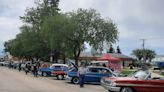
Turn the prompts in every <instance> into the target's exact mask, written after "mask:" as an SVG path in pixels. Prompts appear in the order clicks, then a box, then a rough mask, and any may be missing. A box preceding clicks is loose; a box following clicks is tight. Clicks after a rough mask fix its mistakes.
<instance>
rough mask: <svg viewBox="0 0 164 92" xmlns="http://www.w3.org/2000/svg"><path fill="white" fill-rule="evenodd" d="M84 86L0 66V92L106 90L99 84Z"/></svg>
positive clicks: (96, 91)
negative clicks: (34, 75)
mask: <svg viewBox="0 0 164 92" xmlns="http://www.w3.org/2000/svg"><path fill="white" fill-rule="evenodd" d="M84 86H85V87H84V88H80V87H79V85H74V84H71V83H70V82H68V81H66V80H56V79H55V78H54V77H37V78H36V77H33V75H31V74H30V73H29V74H28V75H25V73H24V71H21V72H19V71H18V70H15V69H9V68H7V67H2V66H0V92H107V91H106V90H105V89H103V88H102V87H101V86H100V85H94V84H85V85H84Z"/></svg>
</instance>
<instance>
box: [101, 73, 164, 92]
mask: <svg viewBox="0 0 164 92" xmlns="http://www.w3.org/2000/svg"><path fill="white" fill-rule="evenodd" d="M101 85H102V86H103V87H104V88H105V89H106V90H108V91H109V92H164V78H162V77H151V73H150V71H149V70H139V71H136V72H134V73H133V74H130V75H129V76H127V77H104V78H102V80H101Z"/></svg>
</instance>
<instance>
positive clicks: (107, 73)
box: [99, 68, 113, 81]
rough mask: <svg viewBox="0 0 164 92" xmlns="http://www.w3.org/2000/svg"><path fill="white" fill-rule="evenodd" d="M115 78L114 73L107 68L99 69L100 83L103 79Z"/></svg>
mask: <svg viewBox="0 0 164 92" xmlns="http://www.w3.org/2000/svg"><path fill="white" fill-rule="evenodd" d="M111 76H113V74H112V72H111V71H110V70H109V69H107V68H100V69H99V81H100V80H101V78H102V77H111Z"/></svg>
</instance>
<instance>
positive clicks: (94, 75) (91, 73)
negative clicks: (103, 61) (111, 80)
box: [67, 66, 115, 84]
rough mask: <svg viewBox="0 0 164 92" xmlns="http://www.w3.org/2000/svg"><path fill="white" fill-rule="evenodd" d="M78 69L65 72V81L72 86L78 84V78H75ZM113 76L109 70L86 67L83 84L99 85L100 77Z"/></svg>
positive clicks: (98, 67)
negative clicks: (68, 80) (69, 82)
mask: <svg viewBox="0 0 164 92" xmlns="http://www.w3.org/2000/svg"><path fill="white" fill-rule="evenodd" d="M77 72H78V68H73V69H70V70H69V71H68V72H67V79H70V81H71V82H72V83H74V84H78V83H79V77H78V76H77ZM110 76H111V77H112V76H115V75H114V74H113V72H112V71H111V69H109V68H107V67H100V66H88V67H87V72H86V75H85V83H96V84H99V83H100V80H101V78H102V77H110Z"/></svg>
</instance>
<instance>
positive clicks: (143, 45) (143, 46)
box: [141, 39, 146, 62]
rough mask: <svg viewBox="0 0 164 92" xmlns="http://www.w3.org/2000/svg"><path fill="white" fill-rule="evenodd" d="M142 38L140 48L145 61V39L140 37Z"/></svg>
mask: <svg viewBox="0 0 164 92" xmlns="http://www.w3.org/2000/svg"><path fill="white" fill-rule="evenodd" d="M141 40H142V42H143V43H142V49H143V61H144V62H146V57H145V40H146V39H141Z"/></svg>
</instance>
